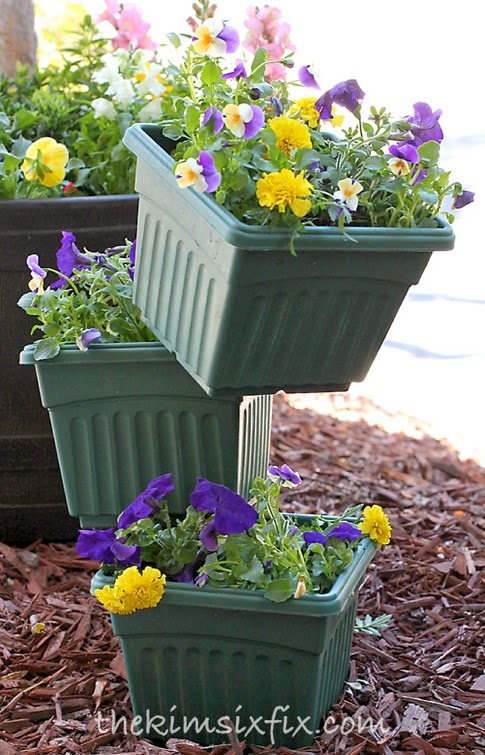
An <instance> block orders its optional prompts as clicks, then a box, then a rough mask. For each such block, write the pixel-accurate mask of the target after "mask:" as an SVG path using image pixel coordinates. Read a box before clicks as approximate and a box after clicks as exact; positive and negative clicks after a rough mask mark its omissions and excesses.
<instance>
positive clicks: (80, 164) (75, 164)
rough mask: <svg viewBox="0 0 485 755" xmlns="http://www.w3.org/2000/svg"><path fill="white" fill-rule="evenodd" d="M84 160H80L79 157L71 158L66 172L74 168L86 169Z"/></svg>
mask: <svg viewBox="0 0 485 755" xmlns="http://www.w3.org/2000/svg"><path fill="white" fill-rule="evenodd" d="M84 165H85V163H84V160H80V159H79V157H71V159H70V160H69V161H68V163H67V165H66V172H67V171H69V170H73V168H84Z"/></svg>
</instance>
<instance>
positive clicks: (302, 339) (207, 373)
mask: <svg viewBox="0 0 485 755" xmlns="http://www.w3.org/2000/svg"><path fill="white" fill-rule="evenodd" d="M124 142H125V144H126V146H127V147H129V149H131V150H132V151H133V152H134V153H135V154H136V155H137V176H136V190H137V191H138V193H139V195H140V204H139V212H138V233H137V260H138V263H137V272H136V274H135V294H134V299H135V302H136V304H137V305H138V306H139V307H140V309H141V311H142V314H143V317H144V319H145V320H146V322H147V323H148V324H149V326H150V327H151V329H152V330H153V332H154V333H155V334H156V335H157V337H158V338H159V339H160V340H161V341H162V343H164V344H165V346H167V348H169V349H170V350H172V351H174V352H175V354H176V355H177V358H178V359H179V361H180V363H181V364H182V365H183V366H184V367H185V368H186V369H187V370H188V371H189V372H190V374H191V375H192V376H193V377H194V378H195V379H196V380H197V381H198V382H199V383H200V385H201V386H202V387H203V388H204V390H205V391H206V392H207V393H208V394H209V395H214V396H215V395H219V394H228V393H237V392H243V393H246V394H250V393H273V392H275V391H277V390H279V389H283V390H285V391H288V392H292V391H334V390H346V389H347V388H348V387H349V385H350V383H351V382H353V381H359V380H363V379H364V378H365V376H366V374H367V371H368V370H369V368H370V366H371V364H372V362H373V360H374V358H375V356H376V354H377V352H378V350H379V348H380V346H381V344H382V342H383V340H384V338H385V336H386V334H387V332H388V330H389V327H390V325H391V324H392V322H393V320H394V317H395V315H396V313H397V311H398V309H399V307H400V305H401V303H402V301H403V299H404V296H405V295H406V292H407V291H408V289H409V287H410V286H411V285H412V284H415V283H417V282H418V281H419V279H420V277H421V275H422V273H423V271H424V269H425V267H426V265H427V263H428V261H429V259H430V256H431V254H432V252H433V251H435V250H439V249H451V248H452V247H453V243H454V235H453V232H452V230H451V227H450V226H449V225H448V224H446V223H445V222H444V221H443V222H441V224H440V227H439V228H431V229H425V228H423V229H402V228H397V229H394V228H391V229H387V228H360V227H359V228H349V230H348V233H349V234H350V235H351V236H352V239H349V238H348V237H347V236H345V235H344V234H343V233H341V231H340V230H339V229H338V228H328V227H320V228H309V229H308V230H307V231H306V232H305V233H302V234H301V235H300V236H299V238H298V239H297V243H296V249H297V252H298V256H297V257H296V258H294V257H292V256H291V255H290V252H289V247H288V244H289V237H288V234H287V233H284V232H270V231H269V230H268V229H267V228H263V227H261V226H248V225H245V224H243V223H241V222H239V221H238V220H236V219H235V218H234V217H233V215H231V214H230V213H229V212H228V211H227V210H225V209H224V208H223V207H221V206H219V205H218V204H217V203H216V201H215V200H214V198H213V197H212V196H210V195H207V194H198V193H197V192H195V191H193V190H192V189H187V190H181V189H179V188H178V186H177V184H176V182H175V179H174V176H173V166H174V161H173V159H172V158H171V157H170V156H169V154H168V153H167V152H166V151H165V150H164V146H165V147H167V148H169V147H170V142H168V141H167V140H164V138H163V137H162V136H161V134H160V128H159V127H157V126H153V125H147V124H135V125H133V126H131V127H130V128H129V129H128V130H127V131H126V133H125V136H124Z"/></svg>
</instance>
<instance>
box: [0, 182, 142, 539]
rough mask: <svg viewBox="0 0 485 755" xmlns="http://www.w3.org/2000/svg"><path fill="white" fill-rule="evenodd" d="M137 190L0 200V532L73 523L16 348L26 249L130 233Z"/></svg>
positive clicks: (25, 535) (46, 258)
mask: <svg viewBox="0 0 485 755" xmlns="http://www.w3.org/2000/svg"><path fill="white" fill-rule="evenodd" d="M137 208H138V197H137V196H136V195H130V196H111V197H79V198H77V197H66V198H63V199H35V200H29V199H21V200H12V201H0V321H1V322H2V336H1V338H0V396H1V397H2V401H1V405H0V540H2V541H3V542H11V543H30V542H32V541H33V540H36V539H39V538H43V539H44V540H66V539H72V538H75V537H76V530H77V527H76V523H75V522H74V520H73V519H71V518H70V517H69V515H68V513H67V511H66V504H65V500H64V493H63V489H62V483H61V477H60V474H59V466H58V462H57V457H56V452H55V448H54V442H53V439H52V432H51V429H50V426H49V420H48V417H47V412H45V411H44V410H43V409H42V406H41V404H40V402H39V392H38V388H37V383H36V379H35V375H34V373H33V371H32V370H24V369H22V368H21V367H20V365H19V364H18V354H19V351H20V350H21V349H22V348H23V346H24V344H26V343H29V341H31V340H32V337H31V335H30V330H31V328H32V324H33V322H32V318H31V317H28V316H27V315H26V314H25V312H24V311H23V310H22V309H20V307H18V306H17V301H18V300H19V299H20V297H21V296H22V294H24V293H25V292H26V291H27V290H28V288H27V284H28V281H29V278H30V273H29V270H28V268H27V265H26V261H25V260H26V257H27V256H28V255H29V254H33V253H37V254H39V256H40V260H41V263H42V264H43V265H44V266H46V267H56V251H57V249H58V248H59V246H60V241H61V232H62V231H63V230H65V231H72V232H73V233H74V234H75V235H76V237H77V240H78V244H79V246H80V248H83V247H87V248H88V249H91V250H93V251H96V250H102V249H105V248H106V247H108V246H113V245H117V244H123V243H124V241H125V239H127V238H128V239H130V240H131V239H134V238H135V235H136V216H137Z"/></svg>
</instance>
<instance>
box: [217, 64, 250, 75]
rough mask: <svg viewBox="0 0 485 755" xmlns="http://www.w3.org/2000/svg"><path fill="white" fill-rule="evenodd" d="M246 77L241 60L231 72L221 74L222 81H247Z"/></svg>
mask: <svg viewBox="0 0 485 755" xmlns="http://www.w3.org/2000/svg"><path fill="white" fill-rule="evenodd" d="M247 77H248V74H247V72H246V69H245V67H244V63H243V62H242V61H241V60H240V61H238V63H236V65H235V66H234V68H233V70H232V71H228V72H227V73H223V74H222V76H221V78H222V79H247Z"/></svg>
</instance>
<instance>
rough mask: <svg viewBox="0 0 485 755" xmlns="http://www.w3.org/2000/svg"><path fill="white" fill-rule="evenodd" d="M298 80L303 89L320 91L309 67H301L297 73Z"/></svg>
mask: <svg viewBox="0 0 485 755" xmlns="http://www.w3.org/2000/svg"><path fill="white" fill-rule="evenodd" d="M298 78H299V79H300V83H301V84H303V86H304V87H311V88H312V89H320V86H319V84H318V82H317V80H316V78H315V75H314V73H313V70H312V67H311V66H302V67H301V68H300V70H299V71H298Z"/></svg>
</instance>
